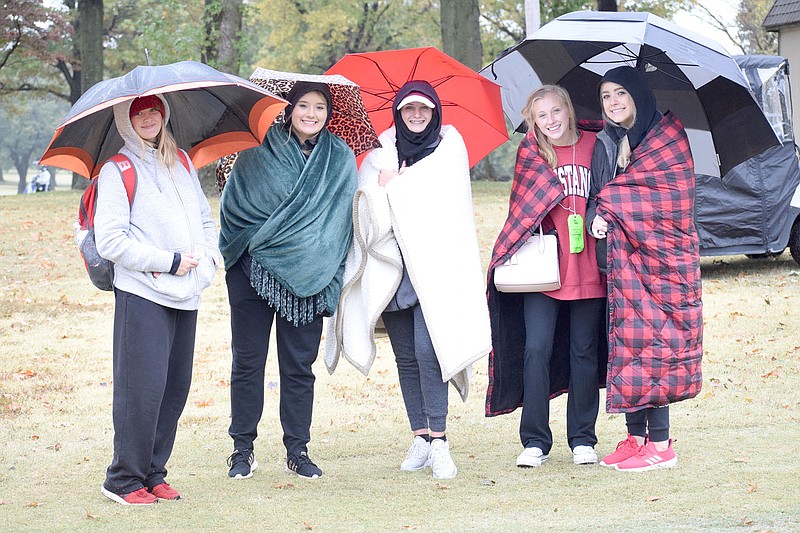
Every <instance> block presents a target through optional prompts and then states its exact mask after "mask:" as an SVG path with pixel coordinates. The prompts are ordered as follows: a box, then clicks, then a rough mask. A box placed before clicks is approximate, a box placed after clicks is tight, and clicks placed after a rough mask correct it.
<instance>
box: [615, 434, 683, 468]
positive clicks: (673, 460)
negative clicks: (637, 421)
mask: <svg viewBox="0 0 800 533" xmlns="http://www.w3.org/2000/svg"><path fill="white" fill-rule="evenodd" d="M676 464H678V457H677V456H676V455H675V451H674V450H673V449H672V439H670V441H669V447H668V448H667V449H666V450H664V451H663V452H660V451H658V450H656V447H655V445H654V444H653V443H652V442H648V443H647V444H645V445H644V446H640V447H639V449H638V450H637V452H636V455H634V456H632V457H629V458H628V459H625V460H624V461H622V462H621V463H618V464H617V466H616V468H617V470H619V471H621V472H647V471H648V470H656V469H658V468H671V467H673V466H675V465H676Z"/></svg>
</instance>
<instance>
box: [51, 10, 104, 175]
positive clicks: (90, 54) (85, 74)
mask: <svg viewBox="0 0 800 533" xmlns="http://www.w3.org/2000/svg"><path fill="white" fill-rule="evenodd" d="M77 4H78V5H77V7H78V18H77V24H78V26H77V28H76V32H75V33H76V35H77V37H78V39H77V41H78V49H77V56H78V59H79V60H80V67H78V68H77V69H76V68H74V69H73V80H72V82H73V83H71V84H70V87H71V89H72V90H71V93H70V96H71V98H70V99H72V97H75V100H74V101H72V103H73V104H74V103H75V102H76V101H77V100H78V98H80V96H81V95H82V94H83V93H85V92H86V91H87V90H88V89H89V87H91V86H92V85H94V84H95V83H97V82H99V81H102V80H103V70H104V64H103V34H104V31H105V30H104V28H103V0H80V1H79V2H77ZM62 70H63V69H62ZM76 71H77V72H76ZM64 76H65V77H68V76H67V73H66V72H65V74H64ZM68 81H69V80H68ZM78 87H80V93H78V94H76V92H77V91H76V90H75V89H77V88H78ZM88 183H89V182H88V181H87V180H86V179H85V178H84V177H83V176H80V175H79V174H76V173H73V174H72V188H73V189H85V188H86V186H87V185H88Z"/></svg>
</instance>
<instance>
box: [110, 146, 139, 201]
mask: <svg viewBox="0 0 800 533" xmlns="http://www.w3.org/2000/svg"><path fill="white" fill-rule="evenodd" d="M108 160H109V161H113V162H114V164H115V165H117V168H118V169H119V172H120V174H122V184H123V185H125V192H126V193H127V194H128V204H129V205H133V198H134V196H136V168H135V167H134V166H133V163H131V160H130V159H128V156H126V155H123V154H117V155H114V156H111V157H109V158H108Z"/></svg>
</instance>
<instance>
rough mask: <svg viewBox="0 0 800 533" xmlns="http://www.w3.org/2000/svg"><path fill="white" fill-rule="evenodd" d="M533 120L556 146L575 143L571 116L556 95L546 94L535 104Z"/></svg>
mask: <svg viewBox="0 0 800 533" xmlns="http://www.w3.org/2000/svg"><path fill="white" fill-rule="evenodd" d="M531 111H532V113H533V120H534V122H535V124H536V127H537V128H539V130H541V132H542V133H544V134H545V135H546V136H547V137H548V138H549V139H550V142H551V143H552V144H553V145H554V146H569V145H571V144H572V143H574V142H575V135H574V132H573V131H572V130H571V128H570V116H569V110H568V109H567V106H566V105H565V104H564V102H563V100H561V98H559V97H558V96H557V95H556V94H554V93H546V94H545V95H544V96H542V97H541V98H539V99H537V100H535V101H534V102H533V108H532V110H531Z"/></svg>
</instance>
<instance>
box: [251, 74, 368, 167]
mask: <svg viewBox="0 0 800 533" xmlns="http://www.w3.org/2000/svg"><path fill="white" fill-rule="evenodd" d="M250 81H252V82H253V83H255V84H256V85H258V86H260V87H263V88H265V89H267V90H268V91H270V92H273V93H275V94H277V95H279V96H281V97H283V98H285V97H286V96H287V95H288V93H289V91H290V90H291V89H292V87H294V84H295V82H297V81H309V82H316V83H324V84H326V85H327V86H328V88H329V89H330V91H331V100H332V105H333V110H332V113H331V120H330V122H328V126H327V127H328V130H329V131H330V132H331V133H335V134H336V135H338V136H339V137H341V138H342V139H344V141H345V142H346V143H347V145H348V146H349V147H350V148H351V149H352V150H353V153H355V154H356V155H361V154H363V153H364V152H368V151H369V150H371V149H373V148H378V147H380V145H381V143H380V142H379V141H378V134H377V133H375V129H374V128H373V127H372V122H370V120H369V116H368V115H367V111H366V109H365V108H364V102H363V101H362V100H361V92H360V91H359V88H358V85H356V84H355V83H353V82H352V81H350V80H348V79H347V78H345V77H344V76H338V75H336V76H325V75H313V74H299V73H296V72H280V71H277V70H269V69H266V68H257V69H256V70H255V72H253V74H252V75H251V76H250Z"/></svg>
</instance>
